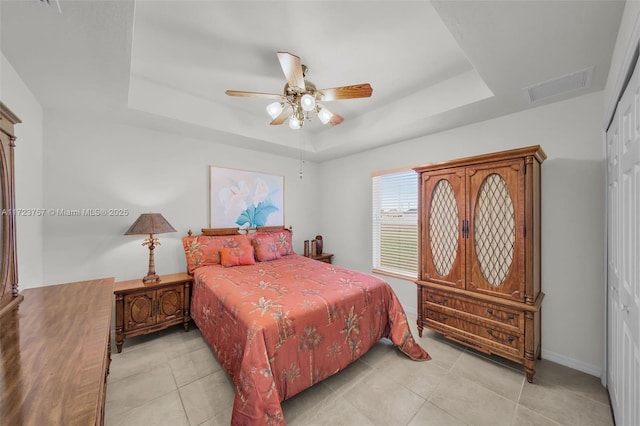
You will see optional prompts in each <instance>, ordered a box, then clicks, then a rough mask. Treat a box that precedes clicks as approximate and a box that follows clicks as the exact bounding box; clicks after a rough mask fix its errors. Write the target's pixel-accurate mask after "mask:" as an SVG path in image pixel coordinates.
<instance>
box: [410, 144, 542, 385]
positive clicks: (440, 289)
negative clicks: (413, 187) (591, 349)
mask: <svg viewBox="0 0 640 426" xmlns="http://www.w3.org/2000/svg"><path fill="white" fill-rule="evenodd" d="M545 158H546V154H545V153H544V151H543V150H542V149H541V148H540V146H531V147H525V148H520V149H513V150H509V151H502V152H496V153H492V154H485V155H479V156H475V157H468V158H461V159H457V160H452V161H447V162H444V163H438V164H426V165H423V166H418V167H415V168H414V169H415V170H416V172H417V173H418V175H419V202H420V215H419V229H420V231H419V232H420V254H419V258H420V261H419V262H420V265H419V275H418V280H417V281H416V284H417V286H418V332H419V334H420V336H422V330H423V328H424V327H428V328H430V329H432V330H435V331H437V332H439V333H442V334H443V335H444V336H445V337H447V338H449V339H451V340H454V341H456V342H458V343H461V344H463V345H465V346H468V347H471V348H473V349H476V350H478V351H481V352H484V353H487V354H495V355H499V356H501V357H504V358H507V359H509V360H512V361H515V362H518V363H520V364H523V365H524V368H525V371H526V376H527V380H528V381H529V382H531V381H533V375H534V373H535V360H536V358H538V359H539V358H540V351H541V345H540V310H541V304H542V299H543V298H544V293H543V292H542V291H541V289H540V240H541V238H540V178H541V170H540V169H541V164H542V162H543V161H544V160H545Z"/></svg>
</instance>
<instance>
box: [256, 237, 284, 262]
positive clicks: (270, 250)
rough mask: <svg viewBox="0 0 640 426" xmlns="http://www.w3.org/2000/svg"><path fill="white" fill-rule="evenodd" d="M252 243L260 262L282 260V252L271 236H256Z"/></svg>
mask: <svg viewBox="0 0 640 426" xmlns="http://www.w3.org/2000/svg"><path fill="white" fill-rule="evenodd" d="M251 243H252V244H253V248H254V251H255V255H256V260H257V261H258V262H268V261H269V260H274V259H280V257H281V256H280V251H279V249H278V245H277V244H276V239H275V237H273V236H271V235H265V236H256V237H255V238H254V239H253V241H252V242H251Z"/></svg>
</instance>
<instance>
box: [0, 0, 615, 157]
mask: <svg viewBox="0 0 640 426" xmlns="http://www.w3.org/2000/svg"><path fill="white" fill-rule="evenodd" d="M50 1H51V2H52V4H51V5H50V6H47V5H46V3H41V2H39V1H36V0H16V1H13V0H0V25H1V27H0V28H1V31H0V42H1V44H0V48H1V50H2V53H3V54H4V55H5V57H6V58H7V59H8V61H9V62H10V63H11V65H12V66H13V67H14V68H15V69H16V71H17V72H18V73H19V74H20V76H21V77H22V79H23V80H24V81H25V83H26V84H27V85H28V86H29V88H30V89H31V90H32V92H33V93H34V95H35V96H36V98H37V99H38V100H39V102H40V103H41V104H42V105H43V106H44V107H45V108H46V109H50V110H55V111H62V112H64V113H71V114H78V115H79V116H82V115H86V114H91V115H93V114H98V115H100V116H101V117H106V118H108V119H109V120H113V122H114V123H118V122H123V123H127V124H130V125H135V126H142V127H150V128H153V129H156V130H160V131H165V132H172V133H175V134H176V135H177V136H187V137H197V138H204V139H207V140H212V141H216V142H222V143H229V144H233V145H235V146H241V147H247V148H251V149H256V150H260V151H264V152H272V153H276V154H280V155H288V156H293V157H298V156H299V155H300V154H299V151H300V149H301V148H302V149H304V150H305V158H306V159H308V160H315V161H324V160H327V159H331V158H335V157H338V156H342V155H347V154H350V153H354V152H358V151H362V150H366V149H370V148H373V147H376V146H382V145H386V144H391V143H395V142H399V141H402V140H407V139H411V138H415V137H419V136H422V135H427V134H430V133H434V132H439V131H442V130H446V129H450V128H453V127H457V126H461V125H465V124H469V123H473V122H477V121H481V120H486V119H489V118H493V117H497V116H501V115H505V114H509V113H513V112H516V111H520V110H524V109H527V108H532V107H536V106H539V105H543V104H546V103H549V102H555V101H558V100H563V99H567V98H569V97H572V96H579V95H583V94H586V93H589V92H592V91H598V90H602V89H603V88H604V85H605V82H606V78H607V72H608V70H609V64H610V59H611V54H612V52H613V46H614V43H615V38H616V35H617V31H618V26H619V23H620V18H621V14H622V10H623V8H624V2H623V1H613V0H600V1H577V0H569V1H559V0H557V1H524V0H512V1H481V0H473V1H433V2H429V1H260V2H248V1H238V0H236V1H214V0H199V1H198V0H196V1H186V0H173V1H154V0H146V1H144V0H138V1H134V0H122V1H98V0H85V1H82V0H59V5H60V9H61V10H62V13H59V12H58V8H57V6H56V4H55V2H56V0H50ZM277 51H288V52H291V53H293V54H295V55H298V56H300V58H301V59H302V63H304V64H305V65H307V66H308V67H309V72H308V73H307V77H306V78H307V80H309V81H312V82H314V83H315V84H316V86H317V87H318V88H328V87H336V86H343V85H351V84H357V83H370V84H371V86H372V87H373V95H372V97H371V98H364V99H352V100H342V101H334V102H331V105H330V108H331V109H332V110H333V111H334V112H336V113H338V114H340V115H342V116H343V117H344V119H345V121H344V122H343V123H342V124H340V125H339V126H335V127H331V126H327V127H325V126H322V125H321V124H320V123H319V120H317V118H315V119H314V118H312V122H310V123H307V124H305V126H304V127H303V129H302V130H301V131H294V130H291V129H289V128H288V127H287V126H286V124H285V125H282V126H269V124H268V123H269V121H270V117H268V115H267V114H266V111H265V106H266V105H267V104H268V103H269V101H268V100H267V101H265V100H261V99H253V98H234V97H228V96H226V95H225V94H224V91H225V90H227V89H234V90H246V91H256V92H267V93H281V92H282V89H283V86H284V83H285V78H284V76H283V74H282V70H281V68H280V65H279V63H278V60H277V57H276V54H275V52H277ZM589 67H593V75H592V78H591V85H590V86H589V87H587V88H584V89H580V90H574V91H571V92H568V93H565V94H560V95H557V96H553V97H550V98H546V99H543V100H540V101H537V102H533V103H532V102H531V101H530V100H529V98H528V96H527V94H526V92H525V90H524V89H525V88H526V87H528V86H531V85H534V84H537V83H540V82H544V81H547V80H550V79H555V78H557V77H561V76H564V75H567V74H570V73H573V72H576V71H579V70H582V69H585V68H589ZM1 71H2V70H1V69H0V72H1ZM1 95H2V94H1V93H0V98H1ZM184 149H188V146H185V147H184Z"/></svg>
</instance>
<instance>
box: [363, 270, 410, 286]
mask: <svg viewBox="0 0 640 426" xmlns="http://www.w3.org/2000/svg"><path fill="white" fill-rule="evenodd" d="M371 272H373V273H374V274H379V275H386V276H388V277H394V278H399V279H401V280H406V281H411V282H412V283H413V282H415V281H416V280H417V279H418V277H412V276H410V275H403V274H398V273H396V272H389V271H384V270H382V269H375V268H374V269H373V270H372V271H371Z"/></svg>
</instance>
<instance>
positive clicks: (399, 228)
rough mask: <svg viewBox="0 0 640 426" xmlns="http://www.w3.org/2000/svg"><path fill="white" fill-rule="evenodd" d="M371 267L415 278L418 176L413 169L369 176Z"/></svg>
mask: <svg viewBox="0 0 640 426" xmlns="http://www.w3.org/2000/svg"><path fill="white" fill-rule="evenodd" d="M372 205H373V212H372V213H373V269H374V270H377V271H380V272H387V273H390V274H393V275H400V276H404V277H407V278H412V279H413V278H416V277H417V273H418V176H417V174H416V172H415V171H413V170H404V171H400V172H397V171H396V172H392V173H384V174H379V175H376V176H373V177H372Z"/></svg>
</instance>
